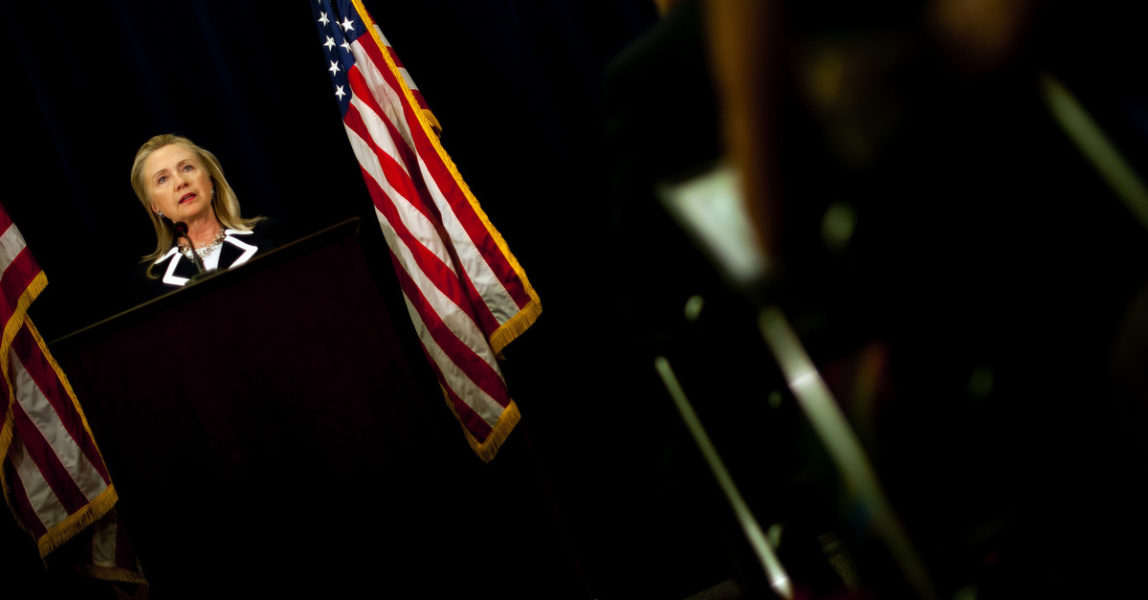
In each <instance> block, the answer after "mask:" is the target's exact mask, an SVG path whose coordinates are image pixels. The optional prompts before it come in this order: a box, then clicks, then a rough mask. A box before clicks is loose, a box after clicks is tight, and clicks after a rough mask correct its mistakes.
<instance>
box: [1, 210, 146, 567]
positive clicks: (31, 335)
mask: <svg viewBox="0 0 1148 600" xmlns="http://www.w3.org/2000/svg"><path fill="white" fill-rule="evenodd" d="M45 285H47V278H46V277H45V276H44V272H43V271H42V270H41V269H40V267H39V265H37V264H36V260H35V259H34V258H33V257H32V253H31V252H29V250H28V247H27V244H25V242H24V237H23V236H22V235H20V230H19V229H17V228H16V225H15V224H14V223H12V220H11V218H9V217H8V213H7V212H6V211H5V210H4V207H3V206H0V322H2V324H3V328H4V329H3V331H4V333H3V336H4V337H3V339H2V340H0V371H3V377H0V394H2V395H3V397H4V399H5V401H6V402H5V410H4V412H3V414H2V415H0V465H2V469H0V483H2V484H3V490H4V499H5V500H6V501H7V502H8V506H9V507H10V508H11V509H12V512H13V514H14V515H15V517H16V520H17V521H18V522H19V523H20V525H21V526H22V527H23V528H24V529H25V530H27V531H28V533H30V534H31V535H32V536H33V537H34V538H35V539H36V543H37V545H38V546H39V550H40V555H41V557H44V556H47V555H48V554H49V553H51V552H52V551H53V550H55V549H57V548H59V547H60V546H61V545H63V544H64V543H65V542H69V541H71V540H73V539H76V542H74V543H83V544H86V546H85V549H86V550H85V552H84V553H83V555H85V558H84V560H85V561H86V564H85V565H83V566H84V567H85V568H86V569H87V570H88V572H89V573H90V574H92V575H93V576H96V577H100V578H103V579H112V580H120V581H129V582H142V581H143V578H142V574H141V573H140V571H139V568H138V563H137V562H136V560H135V558H134V556H132V554H131V550H130V545H129V544H128V542H127V538H126V535H125V534H124V531H123V529H122V528H121V527H119V526H118V519H117V517H116V513H115V508H114V506H115V503H116V500H117V496H116V490H115V486H114V485H113V484H112V480H111V477H110V476H109V475H108V469H107V467H106V466H105V465H104V459H103V457H102V456H100V451H99V449H98V448H97V447H96V442H95V440H94V439H93V438H92V432H91V429H90V428H89V427H88V422H87V420H86V419H85V418H84V413H83V410H81V408H80V404H79V402H78V401H77V400H76V395H75V393H74V392H73V391H72V387H71V386H70V385H69V384H68V379H67V378H66V377H65V376H64V372H63V371H62V370H60V366H59V365H58V364H56V361H55V360H54V359H53V358H52V355H51V353H49V352H48V348H47V346H46V345H45V344H44V340H43V338H41V337H40V333H39V332H38V331H37V330H36V327H35V326H34V325H33V324H32V320H31V319H30V318H29V317H28V313H27V310H28V306H29V305H30V304H31V303H32V301H33V300H35V298H36V296H37V295H38V294H39V293H40V292H41V291H42V290H43V289H44V286H45ZM79 538H83V539H82V541H81V540H80V539H79Z"/></svg>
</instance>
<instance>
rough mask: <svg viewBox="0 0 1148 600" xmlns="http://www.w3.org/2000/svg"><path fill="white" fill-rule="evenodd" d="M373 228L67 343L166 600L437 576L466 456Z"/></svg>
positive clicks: (147, 566) (267, 258)
mask: <svg viewBox="0 0 1148 600" xmlns="http://www.w3.org/2000/svg"><path fill="white" fill-rule="evenodd" d="M357 231H358V221H357V220H352V221H349V222H345V223H342V224H340V225H337V226H335V227H332V228H329V229H327V230H324V231H322V232H319V233H317V234H314V235H312V236H309V237H307V238H305V239H303V240H299V241H297V242H294V243H292V244H289V245H286V246H283V247H281V248H278V249H276V250H274V251H272V252H269V253H266V254H263V255H260V256H256V257H255V258H254V259H252V260H251V261H250V262H249V263H247V264H246V265H243V266H241V267H237V268H235V269H232V270H229V271H224V272H220V273H217V274H211V275H209V276H208V277H206V278H205V279H203V280H201V281H197V282H196V283H194V284H192V285H189V286H187V287H185V288H183V289H179V290H177V291H174V292H171V293H168V294H166V295H164V296H161V297H159V298H156V299H155V300H152V301H150V302H147V303H145V304H143V305H140V306H137V307H135V308H133V309H131V310H128V311H126V312H124V313H121V314H119V315H116V316H114V317H112V318H109V319H107V320H105V321H102V322H100V323H97V324H95V325H92V326H90V327H87V328H85V329H83V330H80V331H78V332H75V333H73V334H70V335H68V336H65V337H63V338H61V339H59V340H56V341H54V342H53V343H52V344H51V351H52V352H53V354H54V356H55V357H56V359H57V360H58V362H59V363H60V365H61V366H62V367H63V369H64V371H65V373H67V375H68V378H69V380H70V381H71V384H72V386H73V388H74V390H75V391H76V394H77V396H78V398H79V400H80V402H81V404H82V406H83V408H84V410H85V412H86V414H87V417H88V420H89V422H90V424H91V427H92V429H93V433H94V434H95V437H96V441H97V443H98V444H99V447H100V450H101V451H102V453H103V456H104V458H105V460H106V462H107V464H108V467H109V470H110V472H111V474H112V478H113V480H114V482H115V485H116V487H117V489H118V491H119V495H120V503H119V505H118V506H119V511H120V519H121V522H122V523H123V524H124V525H125V527H126V528H127V531H128V532H129V535H130V536H131V539H132V542H133V544H134V546H135V549H136V552H137V555H138V556H139V558H140V561H141V564H142V566H143V568H144V570H145V573H146V575H147V576H148V578H149V581H150V582H151V583H152V598H154V599H155V600H164V599H166V598H185V597H187V598H191V597H197V598H203V597H212V598H227V597H247V595H248V594H256V593H258V594H259V596H260V597H264V596H266V595H268V594H279V593H285V592H286V593H290V594H291V597H297V596H299V595H300V594H301V593H302V594H308V593H315V594H322V595H323V596H327V595H337V594H343V593H347V592H351V591H358V590H360V589H362V588H363V587H364V586H366V587H367V588H368V589H372V588H373V589H376V590H380V589H385V590H389V591H403V590H407V589H415V588H417V587H420V586H425V585H426V582H425V580H424V581H419V580H420V579H422V577H423V576H431V571H432V570H433V569H432V567H430V566H429V563H431V562H433V561H430V560H428V557H429V556H431V555H433V546H434V544H435V542H434V539H433V538H434V537H435V536H436V535H439V534H442V533H443V531H445V526H437V528H436V527H431V528H429V529H428V528H427V526H426V525H425V524H424V523H420V521H422V519H420V518H419V517H420V516H426V513H427V511H428V510H437V508H438V504H437V502H438V501H437V500H436V498H438V497H440V492H441V491H442V490H443V489H444V488H445V487H447V485H448V484H446V483H445V482H444V481H443V480H442V479H441V477H439V473H438V472H437V471H441V470H442V469H438V470H436V469H435V465H436V461H438V460H439V457H441V456H442V452H443V451H442V450H441V448H442V447H443V446H444V445H446V444H454V446H459V447H462V446H465V444H464V443H463V442H462V435H461V433H460V432H459V431H458V430H457V425H454V423H453V419H450V417H449V412H448V411H447V409H446V407H445V405H444V402H443V399H442V396H441V392H440V391H439V389H438V388H437V385H436V384H435V382H434V380H433V378H432V377H431V376H430V371H429V368H428V367H427V365H426V364H425V362H424V361H423V360H422V353H421V349H420V348H419V346H418V342H417V339H415V337H414V333H413V331H411V330H410V329H411V328H410V326H409V325H408V324H407V323H408V322H409V321H407V315H406V314H405V313H403V314H392V312H391V311H392V310H394V308H393V307H395V306H396V305H397V303H396V302H395V301H394V299H393V298H392V299H390V301H387V300H388V298H387V296H386V294H385V293H384V291H385V290H386V289H387V288H386V285H388V284H389V285H391V286H392V289H393V290H396V291H395V292H394V293H395V297H397V284H395V283H394V282H393V280H392V281H391V282H383V284H382V285H380V283H379V281H378V276H377V274H376V273H375V272H373V271H372V269H371V264H370V263H369V261H368V260H367V258H366V257H365V255H364V252H363V249H362V243H361V242H360V240H359V239H358V235H357ZM385 256H386V255H385V254H382V257H384V260H385ZM382 266H384V267H386V268H387V269H389V268H390V266H389V265H382ZM452 426H453V427H454V429H453V430H452V429H451V427H452ZM444 434H453V436H457V437H452V438H451V439H450V440H449V441H444V437H445V436H444ZM400 492H401V493H400ZM439 516H441V515H439ZM428 532H429V533H430V534H431V535H430V538H428ZM436 532H437V533H436ZM437 567H441V564H436V565H435V568H437ZM384 573H385V574H386V576H385V577H384V576H383V574H384Z"/></svg>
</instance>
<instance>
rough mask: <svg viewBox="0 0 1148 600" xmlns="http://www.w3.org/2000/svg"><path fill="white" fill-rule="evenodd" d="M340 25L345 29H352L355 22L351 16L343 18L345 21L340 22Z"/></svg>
mask: <svg viewBox="0 0 1148 600" xmlns="http://www.w3.org/2000/svg"><path fill="white" fill-rule="evenodd" d="M340 25H342V26H343V30H344V31H350V30H352V29H354V28H355V22H354V21H352V20H351V19H350V17H348V18H345V19H343V22H342V23H340Z"/></svg>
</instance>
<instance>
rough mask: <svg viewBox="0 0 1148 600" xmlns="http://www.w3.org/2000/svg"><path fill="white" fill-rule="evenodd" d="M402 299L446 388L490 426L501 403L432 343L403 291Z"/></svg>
mask: <svg viewBox="0 0 1148 600" xmlns="http://www.w3.org/2000/svg"><path fill="white" fill-rule="evenodd" d="M403 300H404V301H405V302H406V304H407V312H408V313H410V315H411V322H412V323H414V326H415V331H416V332H417V333H418V336H419V340H420V341H421V342H422V344H423V349H425V350H426V353H427V356H429V357H430V359H431V360H432V361H434V363H435V365H437V366H438V370H439V372H440V373H442V383H443V385H445V386H446V387H448V388H450V390H451V391H453V392H454V394H455V396H457V397H458V398H459V399H460V400H462V402H463V403H464V404H466V405H467V406H469V407H470V409H471V410H473V411H474V412H475V413H476V414H477V415H478V416H479V417H481V418H482V420H483V421H486V423H487V425H490V426H491V427H494V424H495V423H497V422H498V418H499V417H501V416H502V411H503V408H502V405H500V404H499V403H498V402H496V401H495V400H494V398H491V397H490V395H489V394H487V393H486V392H485V391H484V390H483V389H482V388H480V387H478V385H477V384H475V383H474V381H472V380H471V379H470V378H469V377H467V376H466V373H464V372H463V371H462V369H460V368H458V366H457V365H455V364H454V362H453V361H451V359H450V356H448V355H447V353H446V352H445V351H443V349H442V348H440V347H439V346H438V344H436V343H435V341H434V338H433V337H431V335H430V332H429V331H427V328H426V324H425V323H423V320H422V317H421V316H419V312H418V309H416V308H415V307H414V305H413V304H412V303H411V299H410V298H408V297H407V295H406V294H403Z"/></svg>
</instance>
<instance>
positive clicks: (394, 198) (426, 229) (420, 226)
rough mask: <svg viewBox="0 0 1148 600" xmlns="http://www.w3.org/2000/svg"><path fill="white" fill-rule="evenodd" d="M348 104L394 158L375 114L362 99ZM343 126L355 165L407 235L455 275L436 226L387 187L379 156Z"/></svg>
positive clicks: (391, 143) (388, 185)
mask: <svg viewBox="0 0 1148 600" xmlns="http://www.w3.org/2000/svg"><path fill="white" fill-rule="evenodd" d="M351 105H352V109H354V110H358V111H359V113H360V114H361V115H362V116H363V121H364V122H365V123H366V124H367V129H368V132H369V134H370V136H371V139H372V140H374V142H375V143H376V144H377V145H379V146H380V148H381V149H382V150H383V151H384V152H386V153H387V154H389V155H390V156H391V158H395V154H394V153H395V152H396V150H395V146H394V141H393V140H391V136H389V135H386V133H387V132H386V131H383V132H382V134H381V135H380V133H379V132H378V131H375V130H374V129H375V128H377V127H379V126H381V125H382V123H381V122H380V121H379V120H378V118H377V117H375V116H374V114H375V113H374V112H372V111H371V110H370V109H369V108H367V107H366V106H363V105H362V101H361V100H359V99H357V98H355V99H352V100H351ZM344 128H345V129H346V130H347V138H348V139H349V140H350V142H351V149H352V151H354V153H355V158H358V159H359V165H360V166H362V167H363V170H364V171H366V173H367V174H368V175H370V177H371V179H374V180H375V183H376V184H377V185H378V186H379V189H381V190H383V194H384V195H385V196H386V197H387V198H389V199H390V201H391V204H392V205H394V207H395V210H396V211H397V212H398V213H399V218H401V219H402V221H403V224H404V225H406V227H407V230H409V231H410V232H411V235H413V236H415V239H417V240H419V241H420V242H421V243H422V245H423V246H424V247H425V248H426V249H428V250H430V251H431V252H433V253H434V255H435V256H437V257H438V258H439V260H441V261H442V262H443V264H445V265H446V266H447V268H449V269H450V270H451V272H452V273H455V274H456V275H457V272H456V271H455V269H454V261H453V260H452V259H451V257H450V253H448V252H447V250H446V245H445V244H444V243H443V241H442V237H441V236H440V235H439V232H438V229H437V228H436V227H435V226H434V224H433V223H431V222H430V220H429V219H427V218H426V215H424V214H423V213H421V212H419V210H418V209H417V208H415V207H414V206H413V205H412V203H411V201H410V200H409V199H408V198H407V197H406V196H403V195H402V194H400V193H399V192H398V190H396V189H395V188H394V187H392V186H391V184H390V182H389V181H387V177H386V175H385V174H384V173H383V166H382V165H381V164H380V163H379V157H378V156H375V153H374V150H373V149H372V148H371V146H370V144H368V143H367V142H366V141H365V140H363V138H361V137H360V136H359V134H358V132H356V131H355V130H354V129H351V127H350V126H349V125H344ZM399 164H402V163H399ZM404 171H405V169H404Z"/></svg>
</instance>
